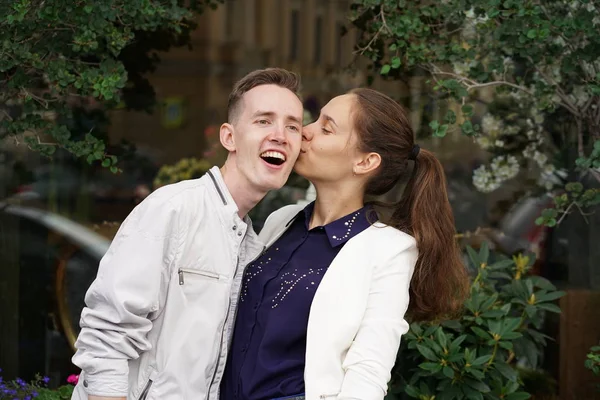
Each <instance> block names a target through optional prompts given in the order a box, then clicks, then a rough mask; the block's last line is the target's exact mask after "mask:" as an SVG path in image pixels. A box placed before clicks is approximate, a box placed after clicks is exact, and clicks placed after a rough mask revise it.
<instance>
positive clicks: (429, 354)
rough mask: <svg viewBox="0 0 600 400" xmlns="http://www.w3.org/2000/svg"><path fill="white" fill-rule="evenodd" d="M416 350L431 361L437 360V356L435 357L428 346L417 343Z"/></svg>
mask: <svg viewBox="0 0 600 400" xmlns="http://www.w3.org/2000/svg"><path fill="white" fill-rule="evenodd" d="M417 350H419V353H421V355H423V357H425V358H426V359H428V360H431V361H439V357H437V356H436V355H435V353H434V352H433V351H432V350H431V349H430V348H428V347H425V346H423V345H420V344H417Z"/></svg>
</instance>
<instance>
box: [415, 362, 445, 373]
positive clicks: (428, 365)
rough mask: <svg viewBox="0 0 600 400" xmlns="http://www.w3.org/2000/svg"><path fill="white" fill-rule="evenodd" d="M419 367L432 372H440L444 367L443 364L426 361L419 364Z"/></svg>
mask: <svg viewBox="0 0 600 400" xmlns="http://www.w3.org/2000/svg"><path fill="white" fill-rule="evenodd" d="M419 368H421V369H424V370H426V371H430V372H438V371H439V370H441V369H442V364H440V363H434V362H424V363H421V364H419Z"/></svg>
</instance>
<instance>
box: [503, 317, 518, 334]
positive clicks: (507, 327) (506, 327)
mask: <svg viewBox="0 0 600 400" xmlns="http://www.w3.org/2000/svg"><path fill="white" fill-rule="evenodd" d="M521 322H522V321H521V318H506V319H505V320H504V323H503V324H502V329H501V333H502V334H504V333H506V332H512V331H514V330H515V329H517V328H518V327H519V326H520V325H521Z"/></svg>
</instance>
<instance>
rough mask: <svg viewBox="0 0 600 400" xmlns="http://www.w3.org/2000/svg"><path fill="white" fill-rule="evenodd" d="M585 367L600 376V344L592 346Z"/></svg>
mask: <svg viewBox="0 0 600 400" xmlns="http://www.w3.org/2000/svg"><path fill="white" fill-rule="evenodd" d="M585 367H586V368H587V369H589V370H590V371H592V372H593V373H594V375H598V376H600V345H598V346H592V348H591V349H590V352H589V354H588V355H587V357H586V360H585Z"/></svg>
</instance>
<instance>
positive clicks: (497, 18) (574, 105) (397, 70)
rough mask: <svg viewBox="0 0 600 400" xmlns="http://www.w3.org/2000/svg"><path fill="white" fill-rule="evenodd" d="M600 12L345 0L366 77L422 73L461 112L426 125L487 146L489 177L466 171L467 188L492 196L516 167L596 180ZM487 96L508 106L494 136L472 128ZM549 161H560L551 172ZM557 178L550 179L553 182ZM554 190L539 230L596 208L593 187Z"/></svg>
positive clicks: (481, 2) (569, 4) (485, 1)
mask: <svg viewBox="0 0 600 400" xmlns="http://www.w3.org/2000/svg"><path fill="white" fill-rule="evenodd" d="M599 15H600V8H599V5H598V2H595V1H591V0H578V1H565V0H549V1H543V2H540V1H526V2H523V1H512V0H508V1H501V0H473V1H463V0H444V1H440V2H423V1H405V0H401V1H397V0H354V1H353V4H352V14H351V19H352V22H353V24H354V25H355V26H356V27H357V28H358V29H359V30H360V32H361V36H360V39H359V43H358V45H357V50H358V53H360V54H362V55H363V56H365V57H366V58H368V59H369V60H370V63H371V68H372V70H373V71H376V73H379V74H381V75H382V76H383V77H384V78H385V79H403V78H404V77H406V76H407V75H408V74H410V73H414V72H415V71H424V72H425V73H426V74H428V76H429V77H430V78H431V83H432V90H433V91H434V92H436V93H437V94H438V95H439V96H440V97H441V98H442V99H446V100H447V101H449V102H454V103H455V104H460V105H461V107H457V110H458V108H460V111H457V110H455V111H450V112H449V113H447V114H446V115H445V116H444V117H443V119H442V120H440V121H432V122H431V124H430V127H431V129H432V132H433V135H434V136H438V137H442V136H445V135H446V134H447V132H449V131H450V130H451V129H453V127H456V128H457V129H460V131H461V132H462V134H464V135H466V136H474V137H475V138H476V139H477V140H478V142H479V141H481V143H484V142H485V143H486V145H485V146H483V145H482V147H483V148H484V149H486V150H488V151H490V152H491V153H492V154H493V155H496V158H495V159H494V160H492V163H491V164H490V169H489V170H488V169H486V168H485V167H484V168H483V169H481V170H480V171H476V172H475V174H474V183H475V185H476V186H478V183H479V184H480V185H479V186H480V187H478V189H480V190H482V189H483V190H482V191H492V190H497V189H499V188H500V187H501V185H500V183H502V182H503V181H506V180H508V179H512V178H513V177H515V176H516V173H517V172H518V169H519V166H520V167H522V168H525V169H529V167H530V166H531V164H533V165H535V164H539V168H540V170H541V171H540V173H542V172H543V173H545V174H547V175H555V178H556V175H558V172H559V171H558V170H559V168H566V170H567V171H565V173H564V174H562V175H569V176H570V179H573V180H574V181H579V180H580V181H581V182H585V180H584V179H580V178H583V177H584V176H585V175H592V176H593V177H595V178H596V180H597V181H600V159H599V157H598V156H599V152H600V151H599V150H598V148H599V147H598V146H599V145H598V144H597V143H598V141H600V35H598V30H599V29H600V17H599ZM484 94H485V95H486V96H484ZM490 97H492V98H493V101H492V104H491V105H489V106H490V108H493V107H494V105H495V104H496V103H498V102H501V101H504V100H505V99H506V98H513V99H514V100H515V101H516V102H517V104H516V105H514V106H513V108H512V111H509V112H507V113H505V114H502V115H500V117H501V119H500V121H499V123H498V124H496V128H498V129H495V132H490V129H485V128H486V127H485V126H483V125H485V124H483V123H482V124H481V125H482V126H479V123H478V122H479V119H481V116H478V115H475V113H474V112H473V109H474V107H473V106H474V105H475V104H476V103H477V102H479V101H480V100H482V99H483V98H488V99H489V98H490ZM511 115H516V118H514V122H515V123H512V122H511V120H510V118H509V117H510V116H511ZM484 122H485V121H484ZM523 122H526V123H527V124H528V125H529V126H527V125H525V124H523ZM505 136H511V137H510V138H508V139H509V140H508V141H507V140H505V139H506V137H505ZM519 137H521V138H522V139H523V140H518V138H519ZM515 138H517V139H516V140H515ZM574 143H576V149H575V150H576V153H577V156H576V157H578V158H577V160H576V161H575V160H574V157H573V153H574V152H573V151H572V150H574V149H573V146H572V144H574ZM522 146H525V147H524V148H523V147H522ZM517 156H518V157H517ZM508 157H511V160H513V161H514V162H513V163H512V164H511V167H512V168H513V172H514V173H509V174H506V173H503V170H502V161H503V160H504V161H506V160H508ZM558 159H563V160H567V164H566V165H564V164H563V165H559V163H558V162H557V160H558ZM534 161H535V162H534ZM494 162H496V163H495V164H494ZM498 171H499V172H500V175H502V176H500V177H499V179H497V178H498V176H496V175H495V174H494V172H498ZM561 179H562V178H561ZM561 179H558V178H556V179H552V181H559V183H555V184H562V183H561V182H560V181H561ZM477 181H478V182H477ZM539 185H540V186H541V187H545V186H547V185H548V183H547V182H540V183H539ZM587 189H589V188H587ZM546 190H548V188H546ZM563 191H564V192H566V193H567V195H566V200H565V198H564V197H563V198H561V199H560V200H559V201H558V202H557V203H556V206H555V207H554V208H553V209H552V211H550V210H549V211H548V212H547V213H546V214H545V215H544V216H543V217H542V218H540V219H539V220H538V223H543V224H548V225H554V224H557V223H559V222H560V221H561V218H562V217H563V216H564V215H565V214H568V213H569V212H570V211H572V210H573V209H581V210H582V211H583V209H585V208H586V207H592V206H594V205H597V204H598V202H599V201H600V200H599V196H600V195H599V194H598V190H596V189H593V190H591V191H586V190H585V189H584V190H583V191H582V192H580V193H579V195H578V196H573V194H574V193H575V192H574V191H573V190H569V189H568V188H566V187H565V188H564V190H560V191H558V192H559V193H562V192H563ZM584 193H585V195H584Z"/></svg>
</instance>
